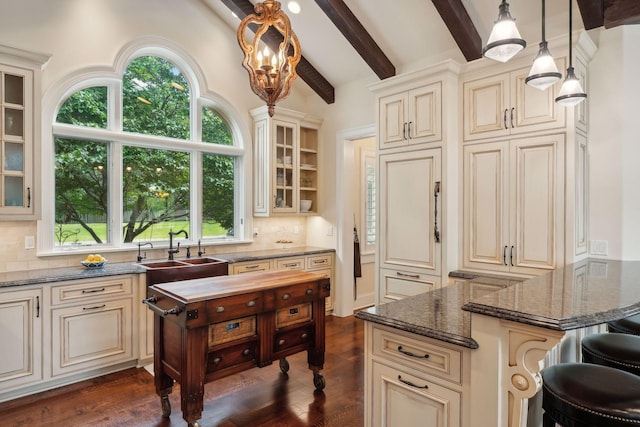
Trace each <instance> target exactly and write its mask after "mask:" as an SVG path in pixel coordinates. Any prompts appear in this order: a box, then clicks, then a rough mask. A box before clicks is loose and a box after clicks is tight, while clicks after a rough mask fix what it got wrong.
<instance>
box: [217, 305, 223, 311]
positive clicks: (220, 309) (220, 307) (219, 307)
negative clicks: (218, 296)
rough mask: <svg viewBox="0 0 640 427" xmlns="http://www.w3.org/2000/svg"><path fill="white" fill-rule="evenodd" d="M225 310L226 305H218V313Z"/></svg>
mask: <svg viewBox="0 0 640 427" xmlns="http://www.w3.org/2000/svg"><path fill="white" fill-rule="evenodd" d="M223 311H224V306H222V305H219V306H217V307H216V312H217V313H222V312H223Z"/></svg>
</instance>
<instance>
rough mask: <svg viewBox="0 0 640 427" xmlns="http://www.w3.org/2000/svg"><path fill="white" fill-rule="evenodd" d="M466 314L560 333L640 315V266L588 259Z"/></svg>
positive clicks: (478, 303) (475, 303)
mask: <svg viewBox="0 0 640 427" xmlns="http://www.w3.org/2000/svg"><path fill="white" fill-rule="evenodd" d="M463 310H466V311H468V312H473V313H479V314H484V315H487V316H492V317H497V318H500V319H506V320H511V321H515V322H520V323H524V324H528V325H533V326H539V327H543V328H547V329H554V330H561V331H564V330H569V329H577V328H582V327H586V326H592V325H598V324H602V323H606V322H609V321H612V320H616V319H621V318H624V317H627V316H631V315H634V314H638V313H640V261H615V260H607V259H594V258H591V259H586V260H584V261H580V262H577V263H575V264H570V265H567V266H565V267H563V268H559V269H557V270H553V271H550V272H549V273H546V274H543V275H541V276H537V277H534V278H532V279H528V280H525V281H523V282H520V283H515V284H513V285H512V286H509V287H507V288H505V289H503V290H501V291H498V292H495V293H492V294H489V295H485V296H482V297H480V298H477V299H473V300H471V301H469V302H467V303H466V304H464V306H463Z"/></svg>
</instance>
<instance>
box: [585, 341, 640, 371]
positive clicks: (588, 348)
mask: <svg viewBox="0 0 640 427" xmlns="http://www.w3.org/2000/svg"><path fill="white" fill-rule="evenodd" d="M582 361H583V362H585V363H594V364H596V365H603V366H609V367H611V368H617V369H621V370H623V371H627V372H630V373H632V374H635V375H640V336H637V335H628V334H616V333H603V334H593V335H589V336H587V337H585V338H583V339H582Z"/></svg>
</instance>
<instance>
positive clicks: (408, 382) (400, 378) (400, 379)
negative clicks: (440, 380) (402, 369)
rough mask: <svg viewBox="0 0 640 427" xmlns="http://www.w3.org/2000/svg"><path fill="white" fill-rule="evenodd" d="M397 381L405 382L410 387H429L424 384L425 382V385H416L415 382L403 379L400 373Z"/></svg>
mask: <svg viewBox="0 0 640 427" xmlns="http://www.w3.org/2000/svg"><path fill="white" fill-rule="evenodd" d="M398 381H400V382H401V383H402V384H406V385H408V386H410V387H414V388H423V389H427V388H429V386H428V385H426V384H425V385H417V384H414V383H412V382H411V381H407V380H403V379H402V376H400V375H398Z"/></svg>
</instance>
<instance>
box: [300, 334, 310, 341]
mask: <svg viewBox="0 0 640 427" xmlns="http://www.w3.org/2000/svg"><path fill="white" fill-rule="evenodd" d="M308 336H309V334H307V333H306V332H305V333H303V334H302V335H300V338H302V339H303V340H306V339H307V337H308Z"/></svg>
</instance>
